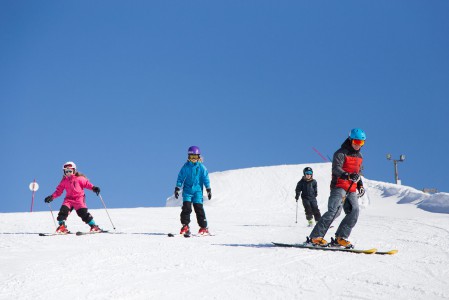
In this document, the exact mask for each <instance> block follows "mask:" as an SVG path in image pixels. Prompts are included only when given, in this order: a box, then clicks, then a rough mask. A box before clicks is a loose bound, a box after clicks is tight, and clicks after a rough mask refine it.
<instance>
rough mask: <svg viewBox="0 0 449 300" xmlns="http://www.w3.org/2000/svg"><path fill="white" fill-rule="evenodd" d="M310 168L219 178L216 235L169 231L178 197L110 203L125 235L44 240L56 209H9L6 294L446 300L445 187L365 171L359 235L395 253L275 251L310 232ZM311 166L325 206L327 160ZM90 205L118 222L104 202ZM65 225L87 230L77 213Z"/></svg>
mask: <svg viewBox="0 0 449 300" xmlns="http://www.w3.org/2000/svg"><path fill="white" fill-rule="evenodd" d="M305 166H306V165H288V166H274V167H261V168H251V169H242V170H233V171H226V172H217V173H213V174H211V184H212V191H213V198H212V200H211V201H206V203H205V205H206V213H207V216H208V220H209V225H210V230H211V231H212V232H213V233H215V234H216V235H215V236H211V237H201V238H191V239H185V238H182V237H175V238H168V237H167V236H166V234H167V233H168V232H177V231H178V230H179V227H180V224H179V213H180V208H179V206H178V205H179V204H180V202H179V200H175V199H173V198H171V197H170V198H169V199H167V206H169V207H164V208H135V209H110V210H109V214H110V216H111V218H112V220H113V222H114V225H115V226H116V228H117V232H118V233H117V234H97V235H89V236H75V235H68V236H53V237H39V236H38V235H37V233H38V232H51V231H53V230H54V225H53V221H52V216H51V214H50V212H33V213H3V214H0V266H1V269H0V270H1V271H0V282H1V284H0V299H33V300H34V299H61V298H62V299H316V298H317V297H319V298H325V299H326V298H330V297H332V298H335V299H449V289H448V288H447V287H448V286H449V250H448V249H449V239H448V237H449V230H448V229H449V218H448V215H447V213H448V207H449V203H448V202H449V194H446V193H439V194H435V195H426V194H423V193H421V192H420V191H417V190H415V189H413V188H410V187H405V186H396V185H393V184H388V183H382V182H376V181H371V180H368V179H364V182H365V186H366V188H367V193H366V195H365V196H364V197H363V198H362V199H360V201H361V204H362V208H363V209H362V211H361V214H360V218H359V222H358V224H357V225H356V227H355V229H354V230H353V233H352V235H351V240H352V241H353V242H354V243H355V244H356V245H357V246H358V247H360V248H371V247H376V248H378V249H380V250H387V249H398V250H399V253H398V254H397V255H394V256H380V255H360V254H349V253H330V252H323V251H313V250H302V249H291V248H276V247H273V246H272V245H271V242H272V241H277V242H286V243H288V242H302V241H303V240H304V239H305V237H306V236H307V235H308V234H309V233H310V228H308V227H306V222H305V218H304V214H303V210H302V208H301V206H300V207H299V210H298V223H295V219H296V202H295V200H294V188H295V186H296V182H297V181H298V180H299V179H300V177H301V175H300V174H302V169H303V168H304V167H305ZM310 166H312V168H313V169H314V171H315V178H316V179H317V181H318V185H319V197H318V200H319V206H320V208H321V211H322V212H323V213H324V211H325V210H326V203H327V197H328V195H329V187H328V186H329V180H330V164H329V163H323V164H310ZM88 197H89V198H88V199H87V201H88V203H89V202H90V203H92V202H93V201H99V200H98V199H96V197H94V196H91V195H88ZM103 198H105V201H107V192H106V191H104V195H103ZM60 204H61V200H60V199H58V200H55V202H54V203H53V209H54V210H56V209H57V208H58V206H59V205H60ZM170 206H173V207H170ZM91 212H92V214H93V215H94V217H95V219H96V221H97V223H99V224H100V225H102V227H104V228H106V229H111V228H112V226H111V223H110V222H109V219H108V217H107V215H106V213H105V211H104V210H92V211H91ZM54 213H55V215H56V213H57V212H56V211H54ZM341 218H342V216H341V217H340V218H338V219H337V220H336V221H335V224H338V222H339V221H340V220H341ZM192 220H193V222H192V223H191V227H192V229H193V230H194V231H196V230H198V226H197V225H196V222H195V221H194V220H195V217H194V215H192ZM68 226H69V229H71V230H72V231H77V230H87V225H85V224H83V223H82V222H81V220H79V218H78V217H77V216H76V214H73V215H71V216H70V217H69V220H68ZM335 230H336V228H332V229H330V230H329V233H328V235H327V237H330V236H332V234H333V233H334V232H335Z"/></svg>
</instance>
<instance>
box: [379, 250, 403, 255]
mask: <svg viewBox="0 0 449 300" xmlns="http://www.w3.org/2000/svg"><path fill="white" fill-rule="evenodd" d="M398 252H399V250H390V251H376V253H375V254H379V255H393V254H396V253H398Z"/></svg>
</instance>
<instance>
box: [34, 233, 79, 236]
mask: <svg viewBox="0 0 449 300" xmlns="http://www.w3.org/2000/svg"><path fill="white" fill-rule="evenodd" d="M68 234H73V233H72V232H69V233H56V232H54V233H39V236H54V235H68Z"/></svg>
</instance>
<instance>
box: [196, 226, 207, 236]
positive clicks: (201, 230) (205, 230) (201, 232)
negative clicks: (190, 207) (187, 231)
mask: <svg viewBox="0 0 449 300" xmlns="http://www.w3.org/2000/svg"><path fill="white" fill-rule="evenodd" d="M198 234H200V235H209V229H207V227H201V228H200V230H199V231H198Z"/></svg>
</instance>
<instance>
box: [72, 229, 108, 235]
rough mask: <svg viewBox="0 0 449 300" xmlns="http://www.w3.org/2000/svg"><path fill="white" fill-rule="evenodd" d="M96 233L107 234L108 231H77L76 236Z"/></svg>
mask: <svg viewBox="0 0 449 300" xmlns="http://www.w3.org/2000/svg"><path fill="white" fill-rule="evenodd" d="M96 233H109V230H102V231H77V232H76V235H88V234H96Z"/></svg>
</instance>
